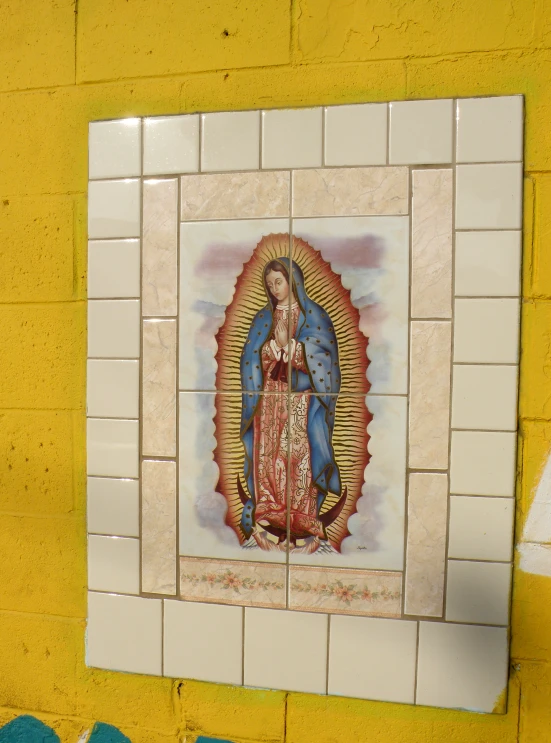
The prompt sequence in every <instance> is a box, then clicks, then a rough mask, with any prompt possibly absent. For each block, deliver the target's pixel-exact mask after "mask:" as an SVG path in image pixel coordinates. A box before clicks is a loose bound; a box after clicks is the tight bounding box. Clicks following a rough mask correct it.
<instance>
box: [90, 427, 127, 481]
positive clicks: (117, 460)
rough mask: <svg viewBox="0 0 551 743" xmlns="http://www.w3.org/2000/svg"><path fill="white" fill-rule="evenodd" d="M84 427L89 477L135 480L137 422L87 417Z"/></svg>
mask: <svg viewBox="0 0 551 743" xmlns="http://www.w3.org/2000/svg"><path fill="white" fill-rule="evenodd" d="M86 424H87V425H86V431H87V433H86V451H87V455H88V465H87V472H88V474H89V475H103V476H105V477H136V478H137V477H138V436H139V423H138V421H134V420H122V421H121V420H102V419H98V418H88V420H87V422H86Z"/></svg>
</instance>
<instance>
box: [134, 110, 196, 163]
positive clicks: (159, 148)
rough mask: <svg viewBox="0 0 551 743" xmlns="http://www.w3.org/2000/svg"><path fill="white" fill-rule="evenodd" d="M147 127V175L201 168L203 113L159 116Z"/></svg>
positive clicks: (148, 121)
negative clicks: (201, 119)
mask: <svg viewBox="0 0 551 743" xmlns="http://www.w3.org/2000/svg"><path fill="white" fill-rule="evenodd" d="M143 126H144V129H143V172H144V175H165V174H166V175H168V174H170V173H196V172H197V171H198V170H199V114H188V115H186V116H155V117H153V118H150V119H144V123H143Z"/></svg>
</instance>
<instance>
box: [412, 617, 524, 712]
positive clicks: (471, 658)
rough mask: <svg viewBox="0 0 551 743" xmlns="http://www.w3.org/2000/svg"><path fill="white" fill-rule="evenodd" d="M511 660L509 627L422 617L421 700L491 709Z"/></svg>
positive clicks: (504, 683)
mask: <svg viewBox="0 0 551 743" xmlns="http://www.w3.org/2000/svg"><path fill="white" fill-rule="evenodd" d="M508 665H509V658H508V653H507V630H506V629H505V628H499V627H478V626H466V625H461V624H446V623H443V622H420V627H419V663H418V672H417V699H416V701H417V704H425V705H428V706H430V707H452V708H457V709H467V710H472V711H473V712H493V710H494V708H495V707H496V705H497V704H498V702H499V700H500V697H501V695H502V693H503V692H504V691H505V690H506V688H507V672H508Z"/></svg>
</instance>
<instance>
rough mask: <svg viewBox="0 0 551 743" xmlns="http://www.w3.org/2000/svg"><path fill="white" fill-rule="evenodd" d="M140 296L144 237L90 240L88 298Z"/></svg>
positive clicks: (128, 297)
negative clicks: (140, 238)
mask: <svg viewBox="0 0 551 743" xmlns="http://www.w3.org/2000/svg"><path fill="white" fill-rule="evenodd" d="M139 296H140V241H139V240H90V241H89V242H88V298H89V299H134V298H135V299H138V298H139Z"/></svg>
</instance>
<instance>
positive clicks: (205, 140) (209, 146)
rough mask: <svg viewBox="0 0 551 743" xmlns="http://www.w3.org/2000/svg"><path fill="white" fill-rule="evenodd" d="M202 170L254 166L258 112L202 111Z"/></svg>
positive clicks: (245, 168)
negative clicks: (204, 112)
mask: <svg viewBox="0 0 551 743" xmlns="http://www.w3.org/2000/svg"><path fill="white" fill-rule="evenodd" d="M202 124H203V135H202V141H201V170H202V171H212V170H256V168H258V167H259V164H260V163H259V153H260V112H259V111H232V112H225V113H213V114H203V115H202Z"/></svg>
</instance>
